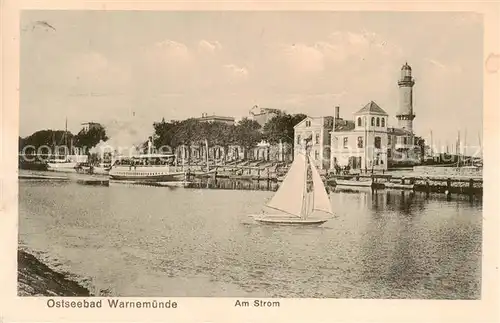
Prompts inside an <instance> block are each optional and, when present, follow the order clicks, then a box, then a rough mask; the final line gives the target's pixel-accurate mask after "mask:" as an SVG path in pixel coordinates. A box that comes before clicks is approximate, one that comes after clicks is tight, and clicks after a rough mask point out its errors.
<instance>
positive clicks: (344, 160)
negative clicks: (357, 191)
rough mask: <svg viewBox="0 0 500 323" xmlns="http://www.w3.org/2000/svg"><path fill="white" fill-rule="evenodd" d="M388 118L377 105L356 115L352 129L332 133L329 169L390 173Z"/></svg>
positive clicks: (340, 129)
mask: <svg viewBox="0 0 500 323" xmlns="http://www.w3.org/2000/svg"><path fill="white" fill-rule="evenodd" d="M388 117H389V115H388V114H387V112H385V111H384V110H383V109H382V108H381V107H380V106H379V105H378V104H377V103H375V102H374V101H370V102H368V104H366V105H365V106H364V107H362V108H361V109H360V110H359V111H357V112H355V113H354V121H353V122H352V126H350V127H345V128H343V127H337V126H336V127H335V129H334V130H333V131H332V132H331V154H330V168H331V169H335V168H338V167H341V168H343V167H345V166H349V168H350V169H351V170H355V171H356V170H359V171H361V170H365V171H366V170H368V169H370V170H371V169H378V170H381V169H384V170H385V169H387V121H388Z"/></svg>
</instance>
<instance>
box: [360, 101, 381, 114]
mask: <svg viewBox="0 0 500 323" xmlns="http://www.w3.org/2000/svg"><path fill="white" fill-rule="evenodd" d="M355 114H378V115H382V116H388V114H387V112H385V111H384V110H383V109H382V108H381V107H379V106H378V105H377V104H376V103H375V102H373V101H370V102H369V103H368V104H367V105H365V106H364V107H363V108H362V109H361V110H359V111H358V112H356V113H355Z"/></svg>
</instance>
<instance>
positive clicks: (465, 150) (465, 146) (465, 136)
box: [463, 128, 467, 163]
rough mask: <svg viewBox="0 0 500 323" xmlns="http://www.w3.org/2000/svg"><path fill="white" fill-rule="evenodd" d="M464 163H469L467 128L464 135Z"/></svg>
mask: <svg viewBox="0 0 500 323" xmlns="http://www.w3.org/2000/svg"><path fill="white" fill-rule="evenodd" d="M463 150H464V158H463V160H464V162H465V163H466V162H467V128H465V133H464V149H463Z"/></svg>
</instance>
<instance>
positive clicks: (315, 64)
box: [280, 43, 324, 74]
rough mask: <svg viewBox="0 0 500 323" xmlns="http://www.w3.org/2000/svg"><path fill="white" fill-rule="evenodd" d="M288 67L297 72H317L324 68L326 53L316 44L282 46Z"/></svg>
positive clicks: (283, 56) (281, 50) (283, 57)
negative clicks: (315, 45)
mask: <svg viewBox="0 0 500 323" xmlns="http://www.w3.org/2000/svg"><path fill="white" fill-rule="evenodd" d="M280 52H281V56H282V59H283V60H284V63H285V64H286V67H287V68H291V69H292V70H291V71H294V72H297V73H307V74H315V73H319V72H322V71H323V70H324V53H323V52H321V51H320V50H319V49H318V48H316V47H314V46H308V45H306V44H300V43H298V44H292V45H282V46H280Z"/></svg>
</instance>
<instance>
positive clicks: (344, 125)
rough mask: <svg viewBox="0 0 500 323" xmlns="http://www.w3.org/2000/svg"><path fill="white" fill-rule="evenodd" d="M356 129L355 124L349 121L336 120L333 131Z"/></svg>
mask: <svg viewBox="0 0 500 323" xmlns="http://www.w3.org/2000/svg"><path fill="white" fill-rule="evenodd" d="M354 128H356V124H355V123H354V121H351V120H336V121H335V131H352V130H354Z"/></svg>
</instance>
